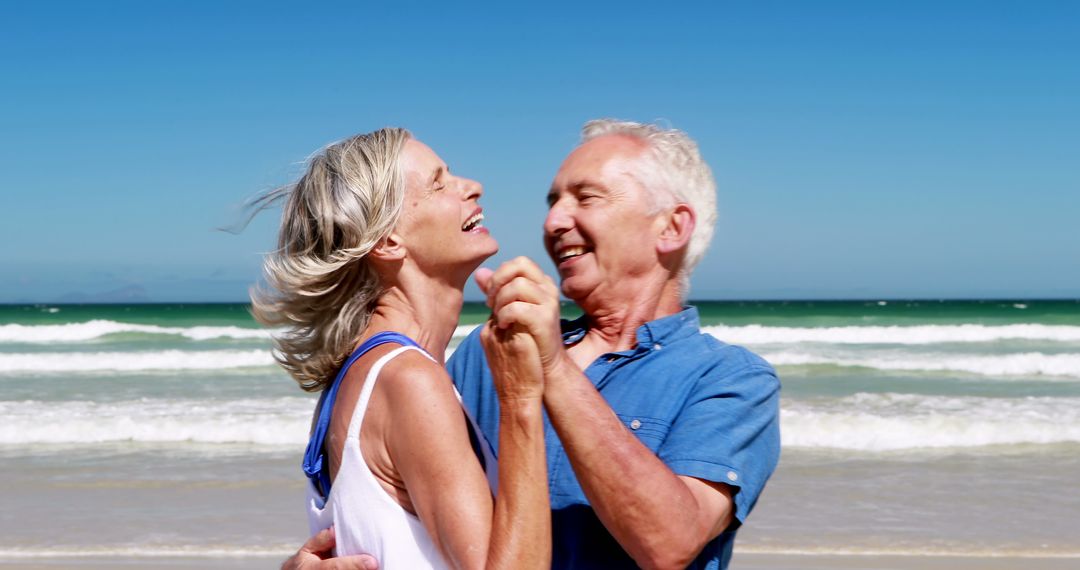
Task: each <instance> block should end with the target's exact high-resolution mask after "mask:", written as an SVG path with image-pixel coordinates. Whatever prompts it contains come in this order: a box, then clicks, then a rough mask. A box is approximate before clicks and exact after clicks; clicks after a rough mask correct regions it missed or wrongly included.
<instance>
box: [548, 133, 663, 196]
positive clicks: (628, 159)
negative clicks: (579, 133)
mask: <svg viewBox="0 0 1080 570" xmlns="http://www.w3.org/2000/svg"><path fill="white" fill-rule="evenodd" d="M646 150H648V145H647V144H646V143H645V142H644V141H642V140H640V139H638V138H636V137H631V136H627V135H604V136H600V137H597V138H594V139H590V140H588V141H585V142H584V143H582V144H581V145H580V146H578V147H577V148H575V149H574V150H573V151H572V152H571V153H570V154H569V155H568V156H567V157H566V160H564V161H563V163H562V166H561V167H559V171H558V172H557V173H556V174H555V180H554V181H553V182H552V184H551V191H552V192H559V191H563V190H572V189H574V188H579V187H582V186H599V187H607V186H609V185H611V184H612V183H613V182H615V181H617V180H618V179H620V178H626V177H629V178H633V179H635V180H640V178H639V176H637V171H638V170H639V169H640V168H641V158H642V155H643V154H644V153H645V151H646Z"/></svg>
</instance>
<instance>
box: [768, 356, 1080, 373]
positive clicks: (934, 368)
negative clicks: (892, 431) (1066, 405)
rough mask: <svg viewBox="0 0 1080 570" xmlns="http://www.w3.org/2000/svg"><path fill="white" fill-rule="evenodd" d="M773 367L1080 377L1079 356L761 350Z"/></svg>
mask: <svg viewBox="0 0 1080 570" xmlns="http://www.w3.org/2000/svg"><path fill="white" fill-rule="evenodd" d="M761 355H762V356H763V357H764V358H765V359H766V360H768V361H769V362H770V363H771V364H772V365H773V366H799V365H832V366H845V367H861V368H874V369H878V370H903V371H912V372H917V371H927V372H964V373H969V374H977V375H981V376H1047V377H1059V378H1070V379H1074V378H1080V354H1043V353H1040V352H1024V353H1014V354H991V355H977V354H975V355H973V354H956V353H953V354H926V353H914V354H912V353H908V354H903V353H891V354H867V355H862V356H856V355H850V354H847V355H835V354H826V353H814V352H797V351H780V352H768V351H763V352H762V353H761Z"/></svg>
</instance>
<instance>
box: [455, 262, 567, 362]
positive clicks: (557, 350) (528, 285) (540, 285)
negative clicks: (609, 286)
mask: <svg viewBox="0 0 1080 570" xmlns="http://www.w3.org/2000/svg"><path fill="white" fill-rule="evenodd" d="M476 283H477V285H479V286H480V290H481V291H482V292H483V293H484V295H485V296H486V297H487V305H488V306H489V307H491V321H490V325H489V327H488V328H490V329H492V332H495V331H497V332H500V333H501V332H503V331H510V332H511V333H516V334H520V333H522V332H524V333H527V334H528V335H529V336H531V337H532V339H533V342H534V343H535V347H536V350H537V352H538V357H539V359H540V366H541V370H542V371H543V372H551V371H552V370H553V369H554V368H555V366H556V364H558V362H559V360H560V359H561V358H564V357H565V354H566V352H565V348H564V347H563V341H562V329H561V328H560V324H559V319H560V311H559V288H558V286H557V285H555V281H554V280H552V279H551V277H548V276H547V275H546V274H544V272H543V271H541V270H540V267H539V266H537V265H536V263H534V262H533V261H532V260H531V259H529V258H527V257H517V258H515V259H513V260H511V261H508V262H506V263H504V264H502V266H500V267H499V268H498V269H497V270H495V271H491V270H490V269H487V268H481V269H478V270H477V271H476ZM482 334H488V331H485V332H484V333H482ZM495 338H496V339H502V338H503V337H500V336H498V334H496V336H495ZM513 338H515V335H514V334H510V335H509V339H513ZM481 340H482V341H483V340H484V339H483V338H481ZM484 348H485V351H486V350H487V342H485V343H484ZM521 349H522V350H525V348H524V347H521ZM488 361H489V363H490V361H491V356H490V355H489V356H488ZM494 370H495V369H494V367H492V371H494Z"/></svg>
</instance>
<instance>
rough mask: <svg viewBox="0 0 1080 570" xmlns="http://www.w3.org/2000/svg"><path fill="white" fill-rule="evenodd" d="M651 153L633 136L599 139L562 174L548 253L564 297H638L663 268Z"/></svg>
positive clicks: (554, 191)
mask: <svg viewBox="0 0 1080 570" xmlns="http://www.w3.org/2000/svg"><path fill="white" fill-rule="evenodd" d="M644 152H645V146H644V143H642V142H640V141H638V140H636V139H634V138H631V137H627V136H622V135H606V136H602V137H597V138H595V139H592V140H590V141H588V142H586V143H585V144H583V145H581V146H580V147H578V148H577V149H575V150H574V152H572V153H570V156H568V157H567V158H566V161H565V162H563V164H562V167H561V168H559V172H558V173H557V174H556V175H555V181H554V182H553V183H552V185H551V191H550V192H549V193H548V205H549V208H550V209H549V210H548V215H547V219H546V220H545V221H544V247H545V248H546V249H547V252H548V255H549V256H550V257H551V259H552V261H553V262H554V263H555V266H556V268H557V269H558V271H559V276H560V277H561V279H562V292H563V294H564V295H566V296H567V297H568V298H570V299H572V300H574V301H576V302H578V303H579V304H580V303H581V302H582V301H586V300H590V299H591V300H594V301H596V300H602V301H604V302H619V301H620V300H622V299H629V298H632V297H633V294H634V292H635V290H637V289H638V287H639V286H640V278H641V277H643V276H647V275H649V274H650V273H652V272H653V271H654V270H655V269H656V268H657V267H658V266H659V259H658V253H657V249H656V243H657V241H656V240H657V237H658V235H659V231H660V229H661V227H662V226H661V224H659V223H658V216H657V215H655V214H651V213H650V209H651V206H650V204H651V203H650V201H649V195H648V194H647V191H646V189H645V188H644V187H643V186H642V183H641V181H640V180H641V179H642V177H641V169H642V168H643V167H644V166H645V165H647V164H648V159H647V158H645V157H644V156H643V153H644ZM646 179H647V178H646Z"/></svg>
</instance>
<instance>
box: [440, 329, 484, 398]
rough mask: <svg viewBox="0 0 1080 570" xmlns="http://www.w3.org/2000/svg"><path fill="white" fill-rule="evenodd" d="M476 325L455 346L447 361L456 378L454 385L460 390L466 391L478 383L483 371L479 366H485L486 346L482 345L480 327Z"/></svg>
mask: <svg viewBox="0 0 1080 570" xmlns="http://www.w3.org/2000/svg"><path fill="white" fill-rule="evenodd" d="M481 328H482V327H476V328H475V329H473V331H472V332H470V333H469V334H468V335H467V336H466V337H465V338H464V340H462V341H461V343H460V344H458V345H457V347H456V348H454V353H453V354H451V355H450V359H449V360H447V361H446V371H447V372H448V373H449V374H450V378H452V379H453V380H454V386H455V387H457V389H458V392H462V393H464V392H465V390H466V389H467V388H470V387H472V386H471V385H473V384H477V383H478V382H477V381H476V380H478V379H479V378H481V377H482V376H483V372H482V371H481V370H478V367H483V366H485V361H484V348H483V347H482V346H481V345H480V329H481Z"/></svg>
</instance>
